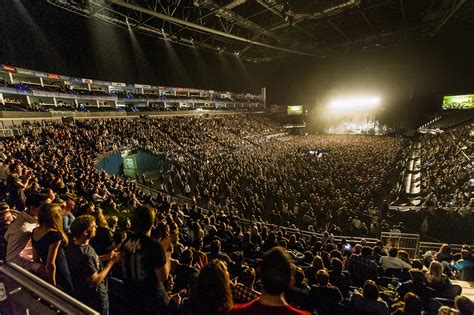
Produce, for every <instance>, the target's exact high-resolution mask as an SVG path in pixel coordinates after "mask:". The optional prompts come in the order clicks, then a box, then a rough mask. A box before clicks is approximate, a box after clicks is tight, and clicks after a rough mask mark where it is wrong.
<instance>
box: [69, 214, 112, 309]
mask: <svg viewBox="0 0 474 315" xmlns="http://www.w3.org/2000/svg"><path fill="white" fill-rule="evenodd" d="M96 229H97V225H96V223H95V219H94V217H93V216H91V215H82V216H79V217H77V218H76V220H74V222H73V223H72V225H71V235H72V236H73V237H74V242H72V243H71V244H70V245H69V246H68V247H67V249H66V256H67V261H68V264H69V269H70V271H71V277H72V282H73V285H74V295H75V297H76V298H77V299H78V300H79V301H81V302H83V303H85V304H87V305H88V306H90V307H92V308H93V309H95V310H97V311H99V312H100V313H102V314H108V312H109V294H108V284H107V280H106V277H107V275H108V273H109V272H110V270H111V269H112V267H113V265H114V264H115V263H116V262H118V261H120V255H119V253H118V252H115V251H113V252H111V253H110V254H109V255H108V257H107V258H108V263H107V264H106V265H105V266H104V265H103V264H102V261H101V259H100V258H99V256H98V255H97V253H96V252H95V250H94V248H93V247H92V246H90V245H89V241H90V240H91V239H92V238H94V236H95V231H96Z"/></svg>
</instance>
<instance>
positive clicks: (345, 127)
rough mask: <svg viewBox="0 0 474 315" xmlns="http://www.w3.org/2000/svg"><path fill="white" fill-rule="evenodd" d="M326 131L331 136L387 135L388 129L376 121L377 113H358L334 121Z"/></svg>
mask: <svg viewBox="0 0 474 315" xmlns="http://www.w3.org/2000/svg"><path fill="white" fill-rule="evenodd" d="M325 131H326V133H329V134H375V135H382V134H385V133H386V131H387V128H386V126H383V125H380V124H379V122H378V121H377V120H375V112H356V113H351V114H349V115H346V116H344V117H340V118H339V119H333V120H332V121H331V123H330V127H329V128H327V129H326V130H325Z"/></svg>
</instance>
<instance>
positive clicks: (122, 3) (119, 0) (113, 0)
mask: <svg viewBox="0 0 474 315" xmlns="http://www.w3.org/2000/svg"><path fill="white" fill-rule="evenodd" d="M110 2H111V3H113V4H116V5H118V6H121V7H124V8H128V9H131V10H135V11H138V12H142V13H145V14H148V15H151V16H156V17H157V18H159V19H162V20H164V21H168V22H171V23H175V24H180V25H184V26H188V27H189V28H192V29H195V30H200V31H203V32H206V33H211V34H215V35H219V36H222V37H227V38H230V39H233V40H236V41H241V42H245V43H248V44H252V45H257V46H261V47H266V48H270V49H274V50H280V51H284V52H287V53H292V54H297V55H303V56H310V57H320V56H318V55H314V54H311V53H307V52H303V51H298V50H292V49H287V48H283V47H278V46H274V45H269V44H265V43H261V42H257V41H253V40H250V39H247V38H243V37H240V36H236V35H233V34H228V33H225V32H221V31H218V30H215V29H212V28H209V27H205V26H202V25H198V24H195V23H191V22H188V21H185V20H181V19H178V18H175V17H173V16H169V15H166V14H162V13H159V12H156V11H153V10H150V9H147V8H143V7H141V6H138V5H135V4H131V3H128V2H125V1H123V0H111V1H110Z"/></svg>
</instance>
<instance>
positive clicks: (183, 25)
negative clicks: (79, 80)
mask: <svg viewBox="0 0 474 315" xmlns="http://www.w3.org/2000/svg"><path fill="white" fill-rule="evenodd" d="M47 2H48V3H50V4H52V5H55V6H58V7H60V8H62V9H64V10H68V11H70V12H74V13H76V14H79V15H81V16H84V17H87V18H94V19H99V20H102V21H104V22H107V23H111V24H113V25H116V26H117V27H120V28H124V29H128V30H130V31H133V32H139V33H143V34H146V35H149V36H153V37H158V38H160V39H162V40H168V41H171V42H174V43H177V44H180V45H186V46H192V47H195V48H198V49H203V50H208V51H214V52H216V53H219V54H235V55H238V56H239V58H242V59H245V60H248V61H254V62H261V61H267V60H273V59H277V58H282V57H285V56H288V55H303V56H309V57H315V58H324V57H326V56H329V55H333V54H339V53H345V52H348V51H354V50H367V49H378V48H381V47H386V46H390V45H394V44H396V43H397V42H399V41H403V40H406V39H408V38H413V37H415V38H416V37H421V36H435V35H436V34H437V33H438V32H440V30H441V29H442V28H443V27H446V25H447V24H449V23H450V21H451V20H452V19H454V17H455V16H456V14H457V13H459V12H461V11H462V10H460V8H461V7H462V6H463V5H464V7H466V6H467V4H466V5H465V4H464V3H465V2H466V1H465V0H417V1H412V0H377V1H376V0H319V1H309V0H292V1H290V0H47ZM471 7H472V5H470V6H469V8H470V9H472V8H471ZM470 12H472V10H471V11H470ZM467 16H468V17H469V16H472V15H467ZM464 17H465V18H466V15H465V14H464Z"/></svg>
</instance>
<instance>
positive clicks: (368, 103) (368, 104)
mask: <svg viewBox="0 0 474 315" xmlns="http://www.w3.org/2000/svg"><path fill="white" fill-rule="evenodd" d="M330 104H331V107H332V108H333V109H354V108H367V109H368V108H375V107H376V106H377V105H379V104H380V97H376V96H373V97H359V98H346V99H339V100H334V101H332V102H331V103H330Z"/></svg>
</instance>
